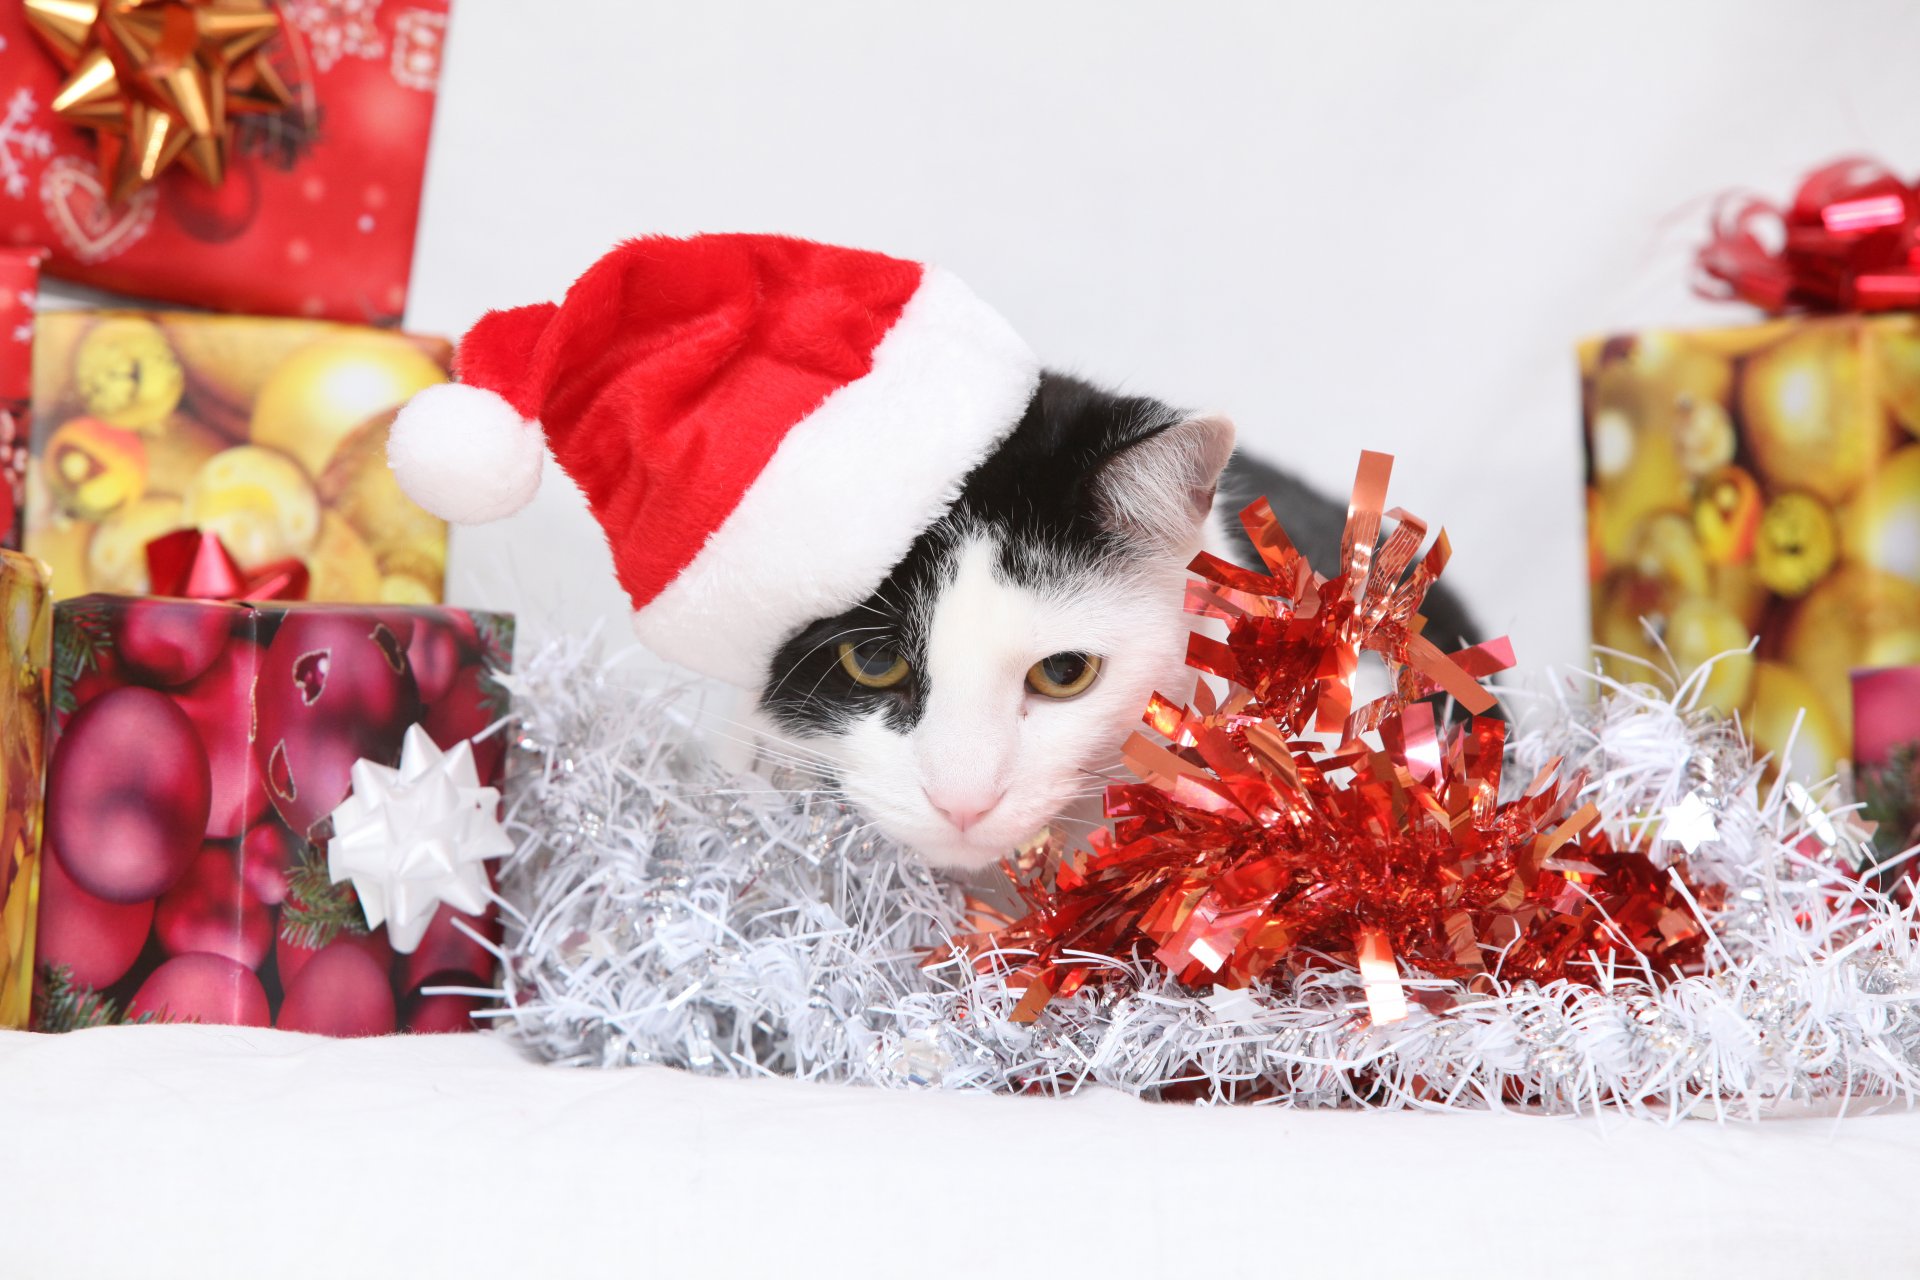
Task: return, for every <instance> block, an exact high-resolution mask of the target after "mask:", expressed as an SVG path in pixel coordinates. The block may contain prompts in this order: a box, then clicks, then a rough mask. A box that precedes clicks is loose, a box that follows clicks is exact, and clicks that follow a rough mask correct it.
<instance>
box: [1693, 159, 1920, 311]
mask: <svg viewBox="0 0 1920 1280" xmlns="http://www.w3.org/2000/svg"><path fill="white" fill-rule="evenodd" d="M1697 262H1698V266H1699V268H1700V273H1701V274H1700V278H1698V279H1697V280H1696V281H1695V283H1694V291H1695V292H1696V293H1698V294H1700V295H1701V296H1702V297H1706V298H1714V299H1717V300H1731V299H1734V298H1738V299H1741V300H1743V301H1746V302H1750V303H1752V304H1753V305H1754V306H1756V307H1759V308H1761V309H1762V310H1764V311H1769V312H1773V313H1776V314H1778V313H1780V312H1785V311H1892V310H1898V309H1901V308H1913V307H1920V183H1914V184H1908V183H1905V182H1902V181H1901V180H1900V179H1899V178H1898V177H1896V176H1894V174H1893V173H1892V172H1890V171H1889V170H1888V169H1887V168H1886V167H1885V166H1883V165H1881V164H1879V163H1877V162H1876V161H1873V160H1867V159H1862V158H1860V157H1857V156H1856V157H1849V158H1847V159H1844V160H1836V161H1834V162H1833V163H1832V164H1829V165H1826V166H1825V167H1823V168H1820V169H1816V170H1814V172H1813V173H1811V174H1809V175H1808V176H1807V179H1806V180H1805V181H1804V182H1802V183H1801V184H1800V190H1799V191H1798V192H1797V193H1796V194H1795V195H1794V198H1793V203H1792V205H1790V206H1789V207H1788V208H1786V209H1781V208H1780V207H1779V206H1777V205H1775V204H1772V203H1771V202H1769V201H1766V200H1762V199H1759V198H1757V197H1727V198H1723V199H1722V200H1721V201H1720V203H1719V206H1718V207H1717V208H1716V209H1715V210H1714V216H1713V232H1712V236H1711V237H1710V238H1709V239H1708V241H1707V243H1706V244H1705V245H1704V246H1702V247H1701V249H1700V253H1699V257H1698V259H1697Z"/></svg>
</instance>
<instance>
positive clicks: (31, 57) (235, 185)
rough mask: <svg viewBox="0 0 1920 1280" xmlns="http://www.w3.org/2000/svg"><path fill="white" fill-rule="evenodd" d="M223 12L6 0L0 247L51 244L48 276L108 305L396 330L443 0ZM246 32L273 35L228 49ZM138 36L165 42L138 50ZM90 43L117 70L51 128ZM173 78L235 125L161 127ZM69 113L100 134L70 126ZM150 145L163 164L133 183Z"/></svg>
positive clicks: (2, 11)
mask: <svg viewBox="0 0 1920 1280" xmlns="http://www.w3.org/2000/svg"><path fill="white" fill-rule="evenodd" d="M227 8H228V9H229V10H231V11H232V12H230V13H229V15H228V23H227V26H226V29H225V30H224V31H222V30H219V29H216V28H215V27H214V26H213V24H209V23H207V22H205V21H197V19H200V18H201V17H202V15H203V14H204V10H202V9H201V8H200V6H198V5H197V4H195V3H192V2H191V0H149V3H147V4H146V5H144V6H143V11H142V12H141V13H139V14H137V15H134V16H133V17H132V18H128V17H126V16H122V15H116V14H114V13H112V12H111V11H110V12H109V13H107V14H105V15H98V11H97V10H96V9H94V8H93V7H92V6H91V5H90V4H87V3H82V4H78V5H75V4H70V3H53V2H52V0H26V3H24V4H15V3H8V4H5V5H0V84H4V85H7V86H9V88H8V89H7V90H5V96H4V97H0V242H5V243H14V244H38V245H45V246H47V247H48V248H50V249H51V251H52V256H51V259H50V260H49V263H48V268H47V269H48V271H49V273H50V274H53V275H56V276H59V277H61V278H62V279H68V280H77V281H81V282H83V283H86V284H90V285H94V286H96V287H99V288H103V289H109V290H113V291H115V292H119V293H126V294H133V295H137V296H141V297H147V298H156V299H160V300H164V301H170V302H181V303H188V304H191V305H195V306H205V307H212V308H215V309H218V310H224V311H242V312H252V313H259V314H271V315H290V316H323V317H328V318H331V319H336V320H346V321H352V322H356V323H362V324H383V325H384V324H395V323H398V322H399V319H400V316H401V314H402V312H403V311H404V309H405V307H406V300H407V277H408V273H409V270H410V268H411V264H412V260H413V238H414V229H415V224H416V223H417V221H418V219H419V211H420V188H421V181H422V176H423V172H424V169H425V164H426V154H427V137H428V132H429V130H430V128H431V126H432V122H433V110H434V96H435V91H436V86H437V84H438V80H439V71H440V54H441V49H442V46H443V43H444V40H445V36H446V26H447V8H448V6H447V3H446V0H352V2H351V3H339V2H338V0H284V2H283V3H280V4H278V5H277V6H269V5H268V4H266V3H264V0H254V2H253V3H251V4H249V3H248V2H247V0H240V2H239V3H236V4H232V5H229V6H227ZM96 16H98V20H96ZM116 17H117V18H118V21H119V23H120V27H119V28H118V29H117V30H116V29H115V27H114V23H115V20H116ZM250 21H257V22H264V23H266V24H267V26H266V27H265V28H263V29H262V31H261V32H260V33H259V34H260V35H264V36H265V37H266V38H265V43H264V44H262V45H259V46H258V47H257V48H251V49H245V50H244V51H243V52H241V53H240V55H239V56H237V57H233V56H229V55H231V54H232V53H233V52H234V50H235V45H234V43H233V41H234V40H235V38H236V28H235V26H234V24H235V23H236V22H238V23H245V22H250ZM140 24H146V25H147V26H150V27H152V28H154V29H155V30H156V31H159V30H161V29H164V31H165V36H166V38H164V39H163V38H159V37H158V36H156V37H155V38H153V39H151V40H147V41H144V43H145V44H147V45H148V46H149V48H146V49H143V48H141V47H140V46H141V45H142V44H143V40H142V39H141V36H142V31H141V30H140V29H139V25H140ZM119 31H131V34H132V38H131V39H128V38H125V37H123V36H122V35H120V34H119ZM238 34H240V35H242V36H244V38H245V39H246V40H247V41H248V42H251V41H252V40H253V39H257V38H259V37H258V36H256V35H253V34H250V33H244V32H242V33H238ZM183 39H184V40H188V41H190V42H191V43H190V45H185V44H182V40H183ZM216 46H224V47H216ZM96 50H98V51H100V53H101V54H104V55H105V56H106V57H107V58H108V59H109V60H110V62H111V64H112V67H113V70H114V72H115V76H114V77H113V79H112V80H110V81H109V82H108V84H107V87H106V89H105V91H103V92H101V93H96V94H92V95H88V96H86V97H85V98H84V100H83V101H82V102H81V103H79V104H78V105H77V108H76V110H75V111H70V112H68V113H67V115H68V119H62V118H60V117H59V116H56V114H55V112H54V109H53V104H54V103H55V101H56V99H57V98H58V96H59V95H60V93H61V90H62V87H63V85H65V84H66V83H68V81H69V76H70V74H71V73H72V72H73V71H78V72H82V73H84V72H85V71H86V70H87V69H88V67H89V65H90V64H89V63H88V61H87V59H88V58H89V57H90V56H93V55H94V53H95V51H96ZM182 53H185V54H187V55H188V56H187V57H186V58H184V59H182V58H181V57H180V56H179V55H181V54H182ZM170 59H171V61H170ZM183 62H184V68H183V69H181V70H179V71H170V70H169V69H170V68H173V67H181V64H182V63H183ZM170 74H172V75H186V76H197V77H201V78H203V79H206V80H207V81H208V82H207V83H206V84H205V85H204V89H205V90H206V91H207V92H206V93H205V98H204V100H205V101H208V102H211V103H213V104H214V106H215V108H216V109H219V110H223V111H225V113H226V117H227V121H228V123H227V124H226V125H225V126H222V127H218V128H214V129H211V130H210V131H209V132H208V133H207V134H206V135H204V136H194V137H191V138H189V137H188V136H186V134H185V133H184V132H183V126H184V127H191V126H192V125H193V124H194V123H195V121H196V113H195V112H194V111H192V110H191V109H188V110H175V111H173V112H172V113H171V115H169V113H168V106H167V104H168V102H169V101H170V100H171V98H170V95H172V94H176V93H178V92H179V89H178V85H177V83H169V81H168V77H169V75H170ZM215 82H217V83H215ZM135 113H140V118H139V119H135V118H134V117H135ZM76 115H78V116H81V117H84V119H85V120H86V121H87V122H93V121H99V122H101V123H102V129H101V130H99V131H96V130H94V129H92V128H83V127H77V126H76V125H75V124H74V123H71V122H70V121H71V119H72V118H73V117H74V116H76ZM208 123H209V124H211V123H212V122H210V121H209V122H208ZM156 127H164V128H170V129H171V131H172V134H173V137H174V138H177V139H179V140H180V143H179V144H176V145H174V146H156V147H153V148H147V147H143V146H141V145H139V144H140V142H141V139H140V138H137V137H135V134H134V133H133V132H132V130H134V129H147V130H152V129H154V128H156ZM103 134H104V135H105V136H106V137H107V139H108V142H107V146H106V148H105V150H103V148H102V146H101V143H100V138H101V137H102V135H103ZM123 140H131V145H129V144H128V143H127V142H126V141H123ZM163 141H165V140H163ZM180 144H184V145H180ZM148 152H150V153H151V154H152V156H153V159H154V160H165V161H167V162H168V163H167V167H166V168H165V169H164V170H162V171H160V172H158V174H157V175H156V176H155V177H154V178H153V179H152V180H151V181H147V182H143V183H138V184H137V185H130V184H133V182H134V179H135V178H137V174H134V173H133V172H132V169H133V167H134V166H135V165H136V164H137V162H138V159H139V157H140V155H141V154H143V153H148ZM103 164H105V165H106V168H105V169H104V170H103V168H102V165H103ZM196 169H197V170H199V172H198V173H196V172H194V170H196ZM202 175H206V176H202ZM208 177H212V178H214V179H217V180H216V181H208V180H207V178H208ZM129 188H130V189H129Z"/></svg>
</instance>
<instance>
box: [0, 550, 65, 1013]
mask: <svg viewBox="0 0 1920 1280" xmlns="http://www.w3.org/2000/svg"><path fill="white" fill-rule="evenodd" d="M52 619H53V602H52V596H51V594H50V593H49V591H48V585H47V570H46V566H44V565H42V564H41V563H40V562H39V561H37V560H33V559H30V558H28V557H26V556H23V555H21V554H19V553H18V552H14V551H0V625H4V627H5V629H6V652H5V654H4V659H5V664H6V665H5V668H4V670H5V675H6V683H5V686H4V687H0V1027H9V1028H11V1027H24V1026H26V1025H27V1011H28V1006H29V1001H30V998H31V995H32V986H33V933H34V902H35V900H36V898H37V895H38V884H39V874H40V872H39V865H40V816H41V807H40V798H41V789H40V783H41V779H42V778H43V777H44V776H45V773H46V771H45V768H44V766H45V763H46V754H45V744H46V729H47V670H48V656H49V647H50V644H51V631H52V629H51V623H52Z"/></svg>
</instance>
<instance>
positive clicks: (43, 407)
mask: <svg viewBox="0 0 1920 1280" xmlns="http://www.w3.org/2000/svg"><path fill="white" fill-rule="evenodd" d="M451 356H452V352H451V348H450V347H449V346H448V344H447V343H445V342H444V341H442V340H439V339H431V338H420V337H414V336H412V335H408V334H402V333H395V332H392V331H387V330H377V329H369V328H363V327H360V326H355V325H346V324H337V323H333V322H329V321H319V320H295V319H269V318H259V317H251V316H224V315H204V314H200V313H195V312H136V311H58V312H47V313H43V314H42V315H41V316H40V317H39V318H38V320H37V321H36V324H35V327H34V349H33V401H32V406H33V407H32V421H33V436H32V444H31V456H30V458H29V463H28V469H27V512H26V529H25V535H24V545H25V549H26V550H27V551H28V552H29V553H30V554H32V555H36V556H38V557H40V558H41V559H43V560H45V561H46V562H47V563H48V564H49V565H50V566H51V567H52V569H53V589H54V594H55V596H56V597H58V598H60V599H67V598H70V597H73V596H79V595H85V594H88V593H90V592H101V591H104V592H120V593H127V594H140V593H144V592H146V591H148V590H149V589H150V587H151V584H150V583H149V581H148V577H147V561H146V547H147V544H148V543H149V542H151V541H152V540H154V539H155V538H157V537H159V536H160V535H162V534H165V533H169V532H171V531H173V530H176V529H195V530H198V531H200V532H201V533H205V534H209V535H215V536H217V537H218V538H219V540H220V541H221V543H222V544H223V545H224V546H225V547H226V549H227V550H228V551H229V552H230V553H231V554H232V555H233V557H234V559H235V560H237V561H238V562H239V564H240V566H241V567H242V568H244V569H249V570H251V569H256V568H259V567H261V566H265V565H270V564H280V563H284V562H286V561H288V560H299V561H301V562H302V563H304V564H305V565H306V567H307V569H308V571H309V573H310V575H311V585H310V587H309V589H308V591H307V598H308V599H311V600H315V601H338V602H365V603H371V602H387V603H394V604H431V603H437V602H438V601H439V600H440V598H441V586H442V580H443V578H444V575H445V572H446V558H447V530H446V525H445V524H444V523H442V522H441V521H439V520H437V519H435V518H434V517H432V516H430V515H428V514H427V513H426V512H424V511H422V510H420V508H418V507H417V506H415V505H414V504H413V503H412V502H410V501H408V500H407V498H406V497H405V496H404V495H403V494H402V493H401V492H400V488H399V486H398V485H397V484H396V483H395V482H394V480H393V476H392V473H391V472H390V471H389V470H388V469H387V465H386V437H387V427H388V424H389V423H390V422H391V420H392V417H393V414H394V413H395V412H396V411H397V410H398V409H399V407H400V406H401V405H402V404H404V403H406V401H407V399H408V397H410V396H412V395H413V394H414V393H415V392H417V391H419V390H421V389H422V388H424V387H428V386H432V385H434V384H435V383H439V382H444V381H446V380H447V369H448V366H449V363H450V361H451Z"/></svg>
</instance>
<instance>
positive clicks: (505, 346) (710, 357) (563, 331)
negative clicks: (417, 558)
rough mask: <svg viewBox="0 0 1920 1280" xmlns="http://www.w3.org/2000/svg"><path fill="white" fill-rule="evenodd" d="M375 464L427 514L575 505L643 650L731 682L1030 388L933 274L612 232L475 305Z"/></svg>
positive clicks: (850, 586) (993, 331)
mask: <svg viewBox="0 0 1920 1280" xmlns="http://www.w3.org/2000/svg"><path fill="white" fill-rule="evenodd" d="M455 372H456V376H457V377H458V379H459V381H458V382H456V383H450V384H448V385H446V386H439V387H433V388H430V389H428V390H426V391H424V392H422V393H420V394H419V395H417V396H415V397H414V398H413V400H412V401H411V402H409V403H408V404H407V405H406V407H405V408H403V409H402V410H401V411H400V414H399V416H398V417H397V418H396V419H395V421H394V424H393V430H392V434H391V436H390V437H389V442H388V448H387V456H388V459H389V461H390V462H391V464H392V466H393V470H394V474H395V475H396V476H397V477H398V479H399V481H400V485H401V487H402V488H403V489H405V490H406V491H407V493H408V495H409V496H410V497H412V498H413V500H414V501H415V502H418V503H419V504H420V505H421V506H423V507H425V508H426V509H427V510H428V511H431V512H433V513H434V514H436V515H438V516H440V517H442V518H443V519H447V520H452V521H455V522H458V523H463V524H473V523H478V522H481V521H486V520H494V519H498V518H500V517H502V516H505V515H509V514H511V513H513V512H515V511H517V510H519V509H520V508H521V507H524V506H525V505H526V504H527V503H528V502H530V501H531V500H532V498H533V494H534V490H535V489H536V488H537V487H538V486H539V480H540V463H541V458H542V456H543V452H544V451H545V450H549V449H550V450H551V451H552V453H553V456H554V459H555V460H556V461H557V462H559V464H560V466H561V468H562V469H563V470H565V471H566V473H567V474H568V475H569V476H571V477H572V478H573V480H574V482H575V483H576V484H578V485H579V486H580V489H581V490H582V491H583V492H584V493H585V494H586V497H587V502H588V504H589V505H590V506H591V508H592V510H593V514H594V516H595V517H596V518H597V519H598V520H599V522H600V525H601V527H602V528H603V529H604V530H605V531H606V536H607V542H608V543H609V545H610V546H611V547H612V548H613V563H614V569H615V571H616V573H617V574H618V575H619V578H620V585H621V586H623V587H625V588H626V591H627V594H628V595H629V596H631V597H632V600H633V607H634V629H635V631H636V632H637V633H638V634H639V636H640V638H641V640H642V641H643V642H645V643H646V644H647V645H648V647H650V648H652V649H653V650H654V651H655V652H657V653H659V654H660V655H661V656H663V657H666V658H669V659H671V660H673V661H676V662H679V663H681V664H683V665H685V666H687V667H690V668H692V669H694V670H696V671H702V672H705V673H707V674H710V675H714V676H718V677H720V678H722V679H725V680H730V681H732V682H734V683H736V684H741V685H748V686H752V685H757V684H758V683H760V681H762V680H763V679H764V678H765V677H766V675H767V666H768V662H769V660H770V659H771V658H772V656H773V653H774V651H775V650H776V649H777V648H778V647H779V646H780V644H781V643H782V642H783V641H784V640H785V639H786V638H787V637H788V636H790V635H791V634H792V633H793V632H794V631H795V630H797V629H798V628H800V627H801V626H804V625H805V624H806V623H808V622H810V621H812V620H814V619H816V618H820V617H826V616H831V615H832V614H835V613H839V612H841V611H843V610H845V609H848V608H851V607H852V606H853V605H855V604H857V603H858V602H860V601H861V600H863V599H865V598H866V597H867V596H868V595H870V594H872V592H873V591H874V589H875V588H876V587H878V586H879V584H880V583H881V582H882V581H883V580H884V579H885V578H886V575H887V573H888V572H889V571H890V570H891V569H892V568H893V567H894V566H895V565H896V564H898V563H899V561H900V559H901V558H902V557H903V556H904V555H905V554H906V552H907V549H908V548H909V547H910V546H911V545H912V544H913V540H914V539H915V538H916V537H918V536H919V535H920V534H921V533H922V532H923V531H925V530H926V529H927V528H928V526H930V525H931V524H932V523H933V522H934V521H935V520H937V519H939V517H940V515H941V513H942V512H944V511H945V510H946V509H947V508H948V506H950V505H951V504H952V502H953V500H954V498H955V497H956V496H957V495H958V493H959V488H960V483H961V481H962V480H963V479H964V478H965V477H966V475H967V473H968V472H969V471H971V470H972V469H973V468H974V466H975V465H976V464H978V463H979V462H980V461H981V459H983V458H984V457H985V456H986V455H987V454H988V453H990V452H991V451H992V450H993V448H994V446H995V445H996V444H997V443H998V442H999V441H1000V440H1002V439H1003V438H1005V436H1006V435H1007V434H1008V433H1009V432H1010V431H1011V430H1012V429H1013V427H1014V426H1015V424H1016V423H1018V421H1019V420H1020V417H1021V415H1022V413H1023V412H1024V410H1025V408H1026V404H1027V401H1028V399H1029V398H1030V397H1031V395H1032V393H1033V388H1034V385H1035V383H1036V380H1037V378H1038V376H1039V371H1038V367H1037V365H1036V363H1035V360H1034V357H1033V354H1032V353H1031V352H1030V351H1029V350H1028V349H1027V347H1026V344H1025V343H1023V342H1022V341H1021V340H1020V338H1019V336H1018V335H1016V334H1015V333H1014V331H1013V329H1012V328H1011V327H1010V326H1009V325H1008V324H1007V322H1006V321H1005V320H1004V319H1002V318H1001V317H1000V316H999V315H998V314H997V313H996V312H994V311H993V310H992V309H991V308H989V307H988V306H987V305H986V304H985V303H983V302H981V301H980V300H979V299H978V298H976V297H975V296H974V295H973V294H972V293H971V292H970V291H969V290H968V289H967V287H966V286H965V285H963V284H961V283H960V282H959V281H958V280H957V279H955V278H954V277H953V276H951V275H948V274H947V273H946V272H944V271H941V270H939V269H938V268H934V267H926V266H922V265H920V264H918V263H914V262H902V261H900V260H898V259H896V258H888V257H884V256H882V255H880V254H877V253H868V252H864V251H861V250H857V249H841V248H835V247H832V246H830V245H820V244H813V243H810V242H808V241H804V240H793V239H788V238H785V237H780V236H756V235H709V236H694V237H692V238H690V239H684V240H676V239H668V238H665V237H649V238H646V239H641V240H630V241H628V242H627V243H625V244H622V245H620V246H619V247H618V248H616V249H614V250H613V251H612V252H610V253H608V254H607V255H606V256H605V257H603V258H601V259H600V261H598V262H597V263H595V264H594V265H593V266H592V267H591V268H589V269H588V271H587V272H586V274H585V275H583V276H581V277H580V279H579V280H577V281H575V282H574V285H573V287H572V288H571V289H569V290H568V291H567V296H566V298H565V299H564V300H563V301H561V302H560V303H559V304H558V305H556V304H553V303H538V304H535V305H533V306H526V307H516V308H514V309H513V310H511V311H494V312H490V313H488V314H487V315H485V316H483V317H482V318H481V319H480V322H479V323H478V324H476V325H474V326H473V328H472V329H470V330H468V332H467V335H466V337H465V338H463V339H462V340H461V342H460V349H459V353H458V355H457V357H456V360H455Z"/></svg>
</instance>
